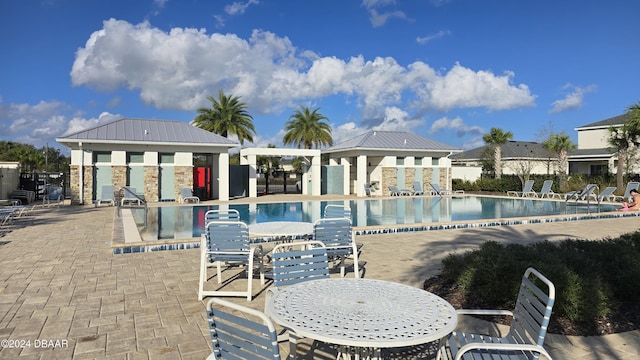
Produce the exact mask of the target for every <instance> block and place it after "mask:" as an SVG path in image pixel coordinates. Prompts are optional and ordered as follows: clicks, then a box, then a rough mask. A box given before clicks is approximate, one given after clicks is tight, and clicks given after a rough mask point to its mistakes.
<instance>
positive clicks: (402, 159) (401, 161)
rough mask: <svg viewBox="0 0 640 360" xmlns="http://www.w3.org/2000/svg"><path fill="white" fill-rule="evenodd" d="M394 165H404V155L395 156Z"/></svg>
mask: <svg viewBox="0 0 640 360" xmlns="http://www.w3.org/2000/svg"><path fill="white" fill-rule="evenodd" d="M396 165H397V166H404V157H397V158H396Z"/></svg>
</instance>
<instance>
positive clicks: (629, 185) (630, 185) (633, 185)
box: [622, 181, 640, 201]
mask: <svg viewBox="0 0 640 360" xmlns="http://www.w3.org/2000/svg"><path fill="white" fill-rule="evenodd" d="M639 187H640V182H637V181H630V182H628V183H627V188H626V189H625V190H624V195H623V196H622V197H623V198H624V199H625V201H626V199H628V198H629V196H631V190H639V191H640V189H639Z"/></svg>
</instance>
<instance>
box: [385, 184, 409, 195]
mask: <svg viewBox="0 0 640 360" xmlns="http://www.w3.org/2000/svg"><path fill="white" fill-rule="evenodd" d="M389 195H391V196H409V195H411V190H407V189H402V190H400V189H398V187H397V186H395V185H389Z"/></svg>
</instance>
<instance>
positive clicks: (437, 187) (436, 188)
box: [429, 183, 442, 195]
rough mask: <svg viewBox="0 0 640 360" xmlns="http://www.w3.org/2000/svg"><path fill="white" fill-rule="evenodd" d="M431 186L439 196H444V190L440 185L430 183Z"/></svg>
mask: <svg viewBox="0 0 640 360" xmlns="http://www.w3.org/2000/svg"><path fill="white" fill-rule="evenodd" d="M429 184H430V185H431V188H433V191H434V192H435V193H436V194H438V195H442V189H440V185H438V184H437V183H429Z"/></svg>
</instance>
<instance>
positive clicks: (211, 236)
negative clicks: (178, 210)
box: [198, 221, 265, 301]
mask: <svg viewBox="0 0 640 360" xmlns="http://www.w3.org/2000/svg"><path fill="white" fill-rule="evenodd" d="M263 255H264V253H263V250H262V245H259V244H258V245H254V246H251V242H250V240H249V228H248V226H247V224H245V223H244V222H242V221H211V222H209V223H207V225H206V231H205V233H204V234H202V236H201V239H200V279H199V286H198V299H200V300H202V299H203V298H204V297H205V296H246V298H247V301H251V300H252V299H253V274H254V272H258V274H259V275H260V284H261V285H262V286H264V284H265V276H264V264H263ZM214 266H215V267H216V270H217V275H216V278H217V282H218V284H223V281H222V272H223V271H222V270H223V269H222V268H223V266H226V268H225V270H228V269H230V268H231V267H236V266H244V267H245V273H246V277H247V288H246V290H241V291H224V290H220V289H217V290H205V289H204V286H205V284H206V283H207V282H208V281H209V280H210V277H209V275H208V271H207V270H208V269H209V268H210V267H214ZM238 276H240V274H236V276H235V277H233V278H230V279H228V280H226V281H225V282H224V285H222V287H224V286H227V285H229V283H230V282H231V281H233V280H235V279H236V278H237V277H238Z"/></svg>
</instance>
